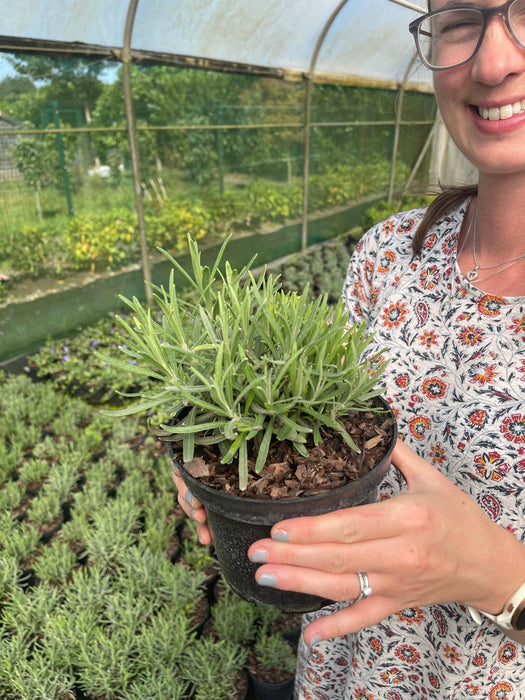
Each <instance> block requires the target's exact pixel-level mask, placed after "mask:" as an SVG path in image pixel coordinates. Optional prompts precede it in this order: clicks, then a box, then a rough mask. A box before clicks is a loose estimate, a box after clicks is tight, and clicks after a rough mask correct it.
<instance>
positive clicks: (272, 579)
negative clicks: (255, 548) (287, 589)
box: [257, 574, 277, 588]
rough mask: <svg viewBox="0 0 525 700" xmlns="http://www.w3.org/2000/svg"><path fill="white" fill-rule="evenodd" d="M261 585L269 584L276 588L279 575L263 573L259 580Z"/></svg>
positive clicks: (270, 586)
mask: <svg viewBox="0 0 525 700" xmlns="http://www.w3.org/2000/svg"><path fill="white" fill-rule="evenodd" d="M257 583H258V584H259V586H268V587H269V588H274V587H275V586H276V585H277V576H275V575H274V574H262V576H259V579H258V581H257Z"/></svg>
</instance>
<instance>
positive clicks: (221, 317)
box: [103, 240, 396, 612]
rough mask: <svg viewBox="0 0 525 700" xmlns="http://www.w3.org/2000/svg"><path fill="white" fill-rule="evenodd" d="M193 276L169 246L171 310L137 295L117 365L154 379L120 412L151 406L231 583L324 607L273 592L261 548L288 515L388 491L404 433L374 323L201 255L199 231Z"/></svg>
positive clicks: (246, 592) (252, 593)
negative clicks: (258, 560) (376, 346)
mask: <svg viewBox="0 0 525 700" xmlns="http://www.w3.org/2000/svg"><path fill="white" fill-rule="evenodd" d="M188 243H189V249H190V254H191V261H192V273H191V274H190V273H189V272H187V271H186V270H184V269H183V268H182V267H181V265H180V264H179V263H178V262H177V261H176V260H174V259H173V258H172V257H171V256H170V255H169V254H168V253H166V252H164V251H163V252H164V254H165V255H166V257H167V258H168V259H169V260H170V261H171V263H172V265H173V267H174V269H175V270H177V271H178V273H179V274H182V275H183V276H184V277H185V278H186V280H187V282H188V283H189V285H190V286H191V288H192V290H193V294H192V295H191V296H189V295H188V294H187V293H185V294H181V293H179V291H178V289H177V287H176V285H175V282H174V274H173V271H172V275H171V277H170V280H169V284H168V286H167V288H164V287H163V286H160V287H157V286H155V287H154V292H155V294H154V296H155V302H156V305H157V306H158V307H159V308H160V310H161V317H160V318H154V317H153V316H152V314H151V313H150V312H149V310H148V309H146V308H144V307H143V306H142V304H141V303H140V302H139V301H138V300H137V299H136V298H134V299H132V300H129V299H125V298H124V299H123V301H124V302H125V303H127V304H128V306H130V307H131V309H132V311H133V312H134V315H133V317H132V319H133V320H129V321H128V320H126V319H124V318H122V317H119V321H120V323H121V325H122V326H123V327H124V329H125V335H124V336H123V338H124V340H123V343H124V344H123V345H122V353H123V357H122V359H120V358H118V357H116V356H112V357H106V356H103V359H104V361H105V362H109V363H110V364H111V365H112V366H113V367H114V368H117V369H120V370H122V371H125V372H130V371H131V372H133V373H134V374H136V375H138V376H140V377H148V378H150V379H153V380H154V381H153V383H152V384H150V385H148V388H147V389H145V390H143V391H140V392H138V393H136V394H133V395H131V396H132V397H133V398H134V399H135V402H134V403H132V404H131V405H129V406H127V407H126V408H123V409H121V410H118V411H112V412H111V414H112V415H129V414H132V413H139V412H144V411H149V412H150V413H151V419H150V423H151V426H152V428H153V430H154V431H155V432H156V434H157V435H159V436H160V437H162V438H163V439H164V440H167V441H168V442H169V444H170V449H171V451H172V456H173V459H174V460H175V461H176V463H177V464H178V465H179V466H180V469H181V473H182V475H183V478H184V479H185V481H186V483H187V485H188V487H189V488H190V490H191V491H192V493H193V494H194V495H195V496H196V497H197V498H198V499H199V500H200V501H201V502H202V503H203V504H204V505H205V507H206V508H207V510H208V518H209V523H210V527H211V528H212V531H213V534H214V544H215V550H216V554H217V558H218V560H219V563H220V565H221V568H222V571H223V573H224V576H225V578H226V580H227V581H228V583H229V584H230V585H231V587H232V588H233V589H234V590H235V591H236V592H238V593H239V594H240V595H241V596H243V597H245V598H246V599H248V600H250V601H253V602H263V603H271V604H276V605H278V606H279V607H281V608H283V609H286V610H289V611H294V612H295V611H297V612H299V611H304V610H308V609H314V608H317V607H319V606H320V605H322V604H323V603H324V602H325V601H323V600H322V599H320V598H317V597H315V596H305V595H304V594H297V593H288V592H284V591H276V590H269V589H268V590H262V589H261V588H260V587H258V586H257V584H256V583H255V581H254V573H255V570H256V565H254V564H252V563H250V562H249V561H248V560H247V558H246V550H247V549H248V547H249V545H250V544H251V543H252V542H253V541H255V540H257V539H260V538H261V537H267V536H268V534H269V531H270V528H271V526H272V524H274V523H275V522H277V521H278V520H280V519H283V518H288V517H297V516H300V515H315V514H319V513H323V512H327V511H330V510H333V509H337V508H344V507H348V506H351V505H355V504H360V503H365V502H369V501H370V500H374V499H375V498H376V495H377V487H378V484H379V482H380V481H381V480H382V478H383V476H384V474H385V472H386V471H387V469H388V467H389V465H390V454H391V452H392V449H393V446H394V443H395V439H396V426H395V420H394V417H393V413H392V411H391V409H390V408H389V407H388V404H386V402H385V401H384V400H383V399H381V397H380V388H379V385H378V380H379V378H380V376H381V373H382V369H383V364H382V362H381V359H380V354H379V353H378V352H372V351H371V345H370V343H371V336H370V334H369V333H368V332H367V331H366V328H365V326H364V325H359V326H357V325H356V326H354V327H352V328H348V327H347V315H346V312H345V309H344V308H343V305H342V303H339V304H336V305H330V304H329V303H328V301H327V297H326V296H321V297H319V298H317V299H315V300H311V299H310V297H309V295H308V293H307V291H308V290H307V289H305V290H304V292H303V293H302V294H297V293H295V292H283V291H282V290H281V289H280V287H279V283H278V280H277V279H275V278H274V277H273V276H272V275H267V274H266V273H265V271H263V272H261V273H260V274H259V275H258V276H256V275H254V274H253V273H252V272H251V266H252V264H253V260H252V261H251V262H250V263H249V264H248V265H247V266H245V267H244V268H243V269H241V270H240V271H237V270H234V269H233V268H232V267H231V265H230V264H229V263H228V262H226V263H225V265H224V271H222V270H221V267H220V265H221V261H222V258H223V257H224V251H225V247H226V245H227V241H226V242H225V243H224V244H223V246H222V247H221V249H220V252H219V254H218V256H217V259H216V260H215V263H214V264H213V266H212V267H211V269H210V268H209V267H207V266H204V265H203V264H202V263H201V254H200V252H199V250H198V247H197V244H196V243H194V242H193V241H191V240H189V241H188Z"/></svg>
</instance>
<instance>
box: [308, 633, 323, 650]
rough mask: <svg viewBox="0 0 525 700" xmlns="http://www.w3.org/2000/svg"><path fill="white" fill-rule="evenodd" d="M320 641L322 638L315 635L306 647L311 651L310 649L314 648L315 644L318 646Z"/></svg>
mask: <svg viewBox="0 0 525 700" xmlns="http://www.w3.org/2000/svg"><path fill="white" fill-rule="evenodd" d="M322 641H323V638H322V637H320V636H319V635H317V636H316V637H314V638H313V639H312V640H311V642H310V644H309V645H308V649H311V648H312V647H314V646H315V645H316V644H319V642H322Z"/></svg>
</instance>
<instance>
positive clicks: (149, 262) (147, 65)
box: [0, 0, 475, 700]
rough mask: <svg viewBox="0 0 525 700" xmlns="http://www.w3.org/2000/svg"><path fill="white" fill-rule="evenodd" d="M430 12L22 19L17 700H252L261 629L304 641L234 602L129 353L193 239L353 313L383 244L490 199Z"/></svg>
mask: <svg viewBox="0 0 525 700" xmlns="http://www.w3.org/2000/svg"><path fill="white" fill-rule="evenodd" d="M420 4H421V5H423V4H424V3H418V2H417V0H416V2H405V1H404V0H339V1H338V0H316V2H312V1H311V0H293V1H290V2H287V3H282V2H279V1H278V0H266V1H265V2H261V1H259V2H253V1H246V0H244V1H243V2H239V1H238V0H216V1H215V2H209V1H205V0H179V1H178V2H170V1H169V0H112V2H110V3H108V2H107V0H92V1H91V2H89V3H86V2H82V1H81V0H61V2H58V1H57V0H46V2H40V3H35V2H34V1H33V0H19V2H17V3H16V8H15V7H13V5H12V3H8V2H7V0H0V9H1V11H2V17H3V29H2V35H1V36H0V202H1V205H2V206H1V211H2V214H1V215H0V382H1V384H2V388H1V392H0V477H1V479H0V484H1V486H0V502H1V503H2V508H0V518H2V527H0V572H1V573H0V590H1V595H2V608H1V612H0V631H1V634H0V696H1V697H2V698H5V699H6V700H11V699H12V700H14V699H15V698H16V699H17V700H35V699H37V698H42V699H43V698H53V699H54V700H69V699H77V700H88V699H89V700H111V699H122V700H124V699H126V700H131V699H136V700H139V699H140V700H144V699H145V698H151V700H156V699H158V700H160V699H161V698H162V699H163V700H166V699H167V698H170V699H176V698H199V699H202V700H204V699H206V700H214V699H215V698H217V700H220V699H221V698H235V697H248V698H251V697H255V695H251V694H250V693H253V692H254V691H253V689H252V687H251V686H250V690H248V695H246V694H245V695H244V696H243V695H242V688H241V691H240V694H238V695H237V694H235V693H236V692H237V691H236V690H235V689H234V687H233V683H234V680H233V679H238V678H239V676H241V677H243V676H244V675H245V672H246V669H247V668H248V666H249V663H250V658H252V657H253V654H254V648H255V647H256V645H257V644H260V645H262V646H263V645H264V643H265V639H262V636H264V635H262V636H261V630H264V632H265V634H266V633H268V634H269V633H270V632H269V630H271V631H272V634H275V636H276V637H278V641H277V642H276V644H278V643H281V642H282V630H283V629H284V630H285V631H286V634H287V635H288V636H292V637H293V635H294V634H296V633H297V625H298V624H299V623H298V616H297V615H289V616H287V615H286V614H285V613H279V611H278V610H277V609H276V608H271V607H270V608H269V607H268V606H265V605H262V604H261V605H258V604H256V603H249V602H245V601H243V600H241V599H240V598H238V597H237V596H236V595H235V594H233V593H232V592H231V591H230V590H229V588H228V587H227V585H226V584H225V583H224V581H223V579H222V575H221V569H220V565H219V564H218V563H217V560H216V558H215V552H214V548H213V546H206V547H203V546H200V545H199V544H198V542H197V535H196V528H195V524H194V523H192V522H190V521H189V520H187V519H185V518H184V513H183V511H182V509H181V508H180V506H178V505H177V501H176V495H175V489H174V486H173V482H172V478H171V473H170V470H169V456H168V453H167V448H166V444H165V442H162V441H159V440H158V439H157V437H155V436H154V435H152V434H150V433H148V430H147V426H146V419H145V416H144V415H142V416H131V417H129V416H128V417H124V418H118V419H117V418H115V417H113V416H112V415H111V414H112V413H114V412H115V411H116V412H118V411H119V410H120V411H121V412H122V410H123V406H124V407H125V406H126V402H127V401H129V397H128V398H126V396H125V394H126V393H129V392H132V393H133V392H135V393H136V392H139V393H140V392H141V391H145V392H148V391H150V390H151V383H152V381H153V380H151V378H143V377H140V376H137V374H133V373H129V374H128V375H126V374H125V373H123V372H122V371H121V370H118V368H115V367H114V366H113V365H112V364H111V361H108V358H111V357H115V356H116V353H117V348H116V345H117V341H116V340H115V338H117V337H119V338H121V336H120V335H119V334H121V333H125V331H126V330H129V329H130V328H131V329H133V320H132V319H133V317H134V312H136V311H137V309H136V308H135V309H132V310H131V312H130V309H129V305H128V306H127V305H126V304H125V303H123V301H122V297H126V298H128V299H132V298H134V297H136V299H137V304H139V302H140V303H141V305H142V308H144V309H146V308H147V309H149V314H150V318H151V319H153V322H154V323H156V322H158V323H159V324H161V323H162V322H161V320H160V319H161V317H162V312H163V309H162V308H161V309H159V304H158V302H159V298H160V299H162V293H161V292H159V288H160V286H161V285H167V284H168V278H169V274H170V270H172V269H173V264H172V259H175V260H176V261H177V263H178V265H179V266H180V269H179V268H177V272H176V274H175V281H176V283H177V284H178V285H180V287H181V289H182V290H183V292H182V294H183V293H184V291H187V290H186V289H185V283H186V278H185V274H184V270H186V271H188V272H189V271H190V268H191V264H192V258H191V251H190V250H189V249H188V245H189V241H195V242H197V243H198V247H199V250H200V251H201V254H202V260H203V261H204V262H205V263H206V264H207V265H209V266H212V265H213V262H214V261H215V259H216V258H217V255H218V253H219V251H220V250H222V246H223V244H224V242H225V240H228V243H227V248H226V251H227V253H226V255H227V259H228V262H229V263H230V264H231V265H232V266H233V267H236V268H242V267H243V266H245V265H247V264H248V263H249V262H250V261H251V260H252V258H253V257H254V256H256V258H255V262H254V263H252V266H253V265H254V266H255V270H257V271H259V270H262V269H263V267H262V266H268V270H269V271H270V272H273V273H275V274H279V275H281V281H282V284H283V288H284V289H285V290H287V291H290V292H299V291H301V290H302V289H303V288H304V286H305V284H306V283H308V284H309V294H311V297H312V298H319V297H321V296H323V295H326V298H327V300H328V303H329V304H334V303H335V302H336V301H337V299H338V298H339V295H340V290H341V286H342V282H343V279H344V275H345V270H346V267H347V265H348V259H349V256H350V253H351V252H352V250H353V249H354V248H355V245H356V243H357V242H358V240H359V238H360V236H361V235H362V233H363V232H364V230H365V229H366V228H368V227H369V226H370V225H371V224H373V223H376V222H377V221H379V220H381V219H384V218H385V217H386V216H389V215H390V213H392V212H394V211H399V210H400V209H401V208H408V206H409V205H410V206H411V205H412V204H419V203H425V202H428V201H429V197H428V193H429V192H432V188H433V187H434V188H435V186H436V185H437V184H438V183H450V184H454V183H460V182H463V183H464V182H469V181H473V179H474V178H475V174H474V172H473V171H472V169H471V168H470V166H469V164H468V163H467V162H466V161H464V160H463V159H462V157H461V156H460V155H459V153H458V152H457V151H456V150H455V148H454V146H453V145H452V143H451V142H450V140H449V139H448V137H447V135H446V133H445V131H444V129H443V126H442V122H441V119H440V115H439V113H438V111H437V108H436V102H435V98H434V94H433V88H432V81H431V76H430V72H428V71H427V70H426V69H424V68H423V67H422V66H421V65H420V64H419V61H418V60H417V57H416V55H415V51H414V46H413V40H412V37H411V36H410V34H409V32H408V24H409V22H410V21H411V20H412V19H414V18H415V17H417V16H419V14H420V13H421V12H425V11H426V10H425V9H424V8H423V7H420V6H419V5H420ZM2 76H3V77H2ZM405 204H406V205H407V206H403V205H405ZM190 245H191V244H190ZM159 249H160V250H159ZM161 250H164V251H167V253H168V254H169V256H171V257H170V259H169V260H168V259H167V258H166V256H165V254H164V253H162V252H161ZM263 274H264V273H263ZM204 296H205V295H204V293H203V298H204ZM144 313H146V312H144ZM139 316H140V312H139ZM118 317H120V318H121V319H124V326H125V327H124V328H123V326H122V324H120V325H119V322H118ZM126 319H127V320H126ZM155 319H156V320H155ZM126 324H127V325H126ZM132 361H133V360H130V362H132ZM119 392H122V393H119ZM157 408H158V407H157ZM124 410H125V409H124ZM206 630H207V631H206ZM273 630H279V632H275V633H274V632H273ZM262 646H261V649H262ZM257 648H259V647H257ZM260 653H261V654H262V653H263V652H262V651H261V652H260ZM210 688H213V689H214V691H213V692H212V691H211V690H210ZM245 692H246V691H245Z"/></svg>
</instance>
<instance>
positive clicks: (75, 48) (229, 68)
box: [0, 0, 428, 306]
mask: <svg viewBox="0 0 525 700" xmlns="http://www.w3.org/2000/svg"><path fill="white" fill-rule="evenodd" d="M348 1H349V0H340V2H339V3H338V4H337V5H336V7H335V8H334V10H333V11H332V13H331V14H330V16H329V17H328V19H327V20H326V22H325V24H324V26H323V28H322V31H321V32H320V34H319V37H318V39H317V42H316V44H315V47H314V50H313V53H312V57H311V60H310V65H309V70H308V72H307V73H305V72H304V71H290V70H288V69H285V68H280V69H276V68H268V67H263V66H255V65H249V64H229V63H227V62H225V61H220V60H214V59H206V60H202V61H199V60H196V59H191V58H190V57H188V56H180V55H177V54H166V55H164V56H163V57H162V59H163V60H159V56H158V55H157V54H155V57H154V58H152V54H151V52H148V51H141V50H136V49H132V48H131V39H132V35H133V28H134V23H135V18H136V14H137V7H138V3H139V0H129V4H128V9H127V12H126V21H125V27H124V36H123V42H122V49H119V48H118V47H113V48H107V47H106V48H105V49H104V50H103V51H101V49H100V47H96V46H86V45H79V44H76V43H74V42H72V43H71V44H69V43H61V44H57V42H50V41H46V40H37V41H34V40H33V41H31V40H24V39H20V42H19V44H17V46H14V45H7V44H6V43H2V40H1V38H0V51H3V52H8V51H25V52H32V51H34V50H35V48H36V47H37V46H38V47H39V48H40V50H41V51H43V52H45V53H47V54H49V55H53V54H54V55H57V54H60V53H66V52H67V53H70V54H72V55H79V56H82V55H86V54H89V55H93V54H95V53H96V54H98V55H100V54H104V55H105V56H106V57H107V58H111V59H114V60H118V61H120V63H121V64H122V84H123V97H124V106H125V117H126V126H127V131H128V141H129V148H130V159H131V169H132V181H133V192H134V198H135V209H136V213H137V220H138V226H139V240H140V251H141V266H142V272H143V277H144V283H145V297H146V303H147V304H148V305H149V306H151V304H152V301H153V295H152V285H151V282H152V275H151V264H150V260H149V255H148V253H149V251H148V245H147V237H146V225H145V218H144V203H143V199H142V196H143V195H142V188H141V182H142V179H141V172H140V158H139V151H138V140H137V127H136V119H135V109H134V104H133V86H132V80H131V64H132V63H134V62H137V63H138V62H142V63H145V62H149V61H151V62H154V63H157V64H159V63H165V64H167V65H176V66H178V67H181V68H184V67H186V68H200V69H206V70H211V71H216V72H239V73H247V74H252V75H265V76H266V77H273V78H281V79H282V78H286V77H293V78H295V79H297V78H298V77H299V78H301V79H303V80H305V81H306V91H305V104H304V114H303V124H304V126H303V132H304V137H303V153H304V158H303V206H302V222H301V250H303V251H304V250H305V249H306V247H307V244H308V199H309V177H310V151H311V130H312V119H311V111H312V93H313V86H314V83H315V76H316V65H317V60H318V57H319V54H320V52H321V49H322V46H323V44H324V41H325V39H326V36H327V35H328V33H329V31H330V28H331V27H332V25H333V23H334V21H335V19H336V18H337V16H338V15H339V14H340V12H341V10H342V9H343V8H344V7H345V6H346V5H347V3H348ZM389 1H390V2H393V3H395V4H397V5H401V6H403V7H406V8H408V9H411V10H414V11H416V12H421V13H423V12H425V9H423V8H422V7H420V6H418V5H415V4H414V3H412V2H409V1H408V0H389ZM416 59H417V55H416V54H415V53H414V55H413V57H412V60H411V61H410V63H409V66H408V68H407V70H406V72H405V75H404V77H403V79H402V81H400V82H398V83H397V89H398V91H399V92H398V99H397V104H396V117H395V131H394V140H393V147H392V158H391V171H390V181H389V189H388V201H391V200H392V197H393V192H394V179H395V167H396V159H397V152H398V148H399V133H400V125H401V121H402V119H401V118H402V108H403V98H404V93H405V90H406V85H407V83H408V78H409V75H410V73H411V71H412V68H413V66H414V62H415V61H416ZM427 146H428V141H427V144H425V146H424V148H423V152H424V151H426V149H427ZM421 159H422V155H421V156H420V158H418V163H419V162H420V160H421ZM414 170H415V168H414ZM414 170H413V172H412V174H411V176H410V178H409V180H410V179H411V177H412V175H413V174H414Z"/></svg>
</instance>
